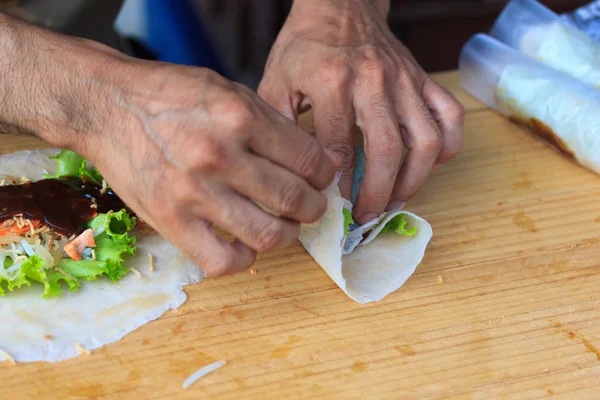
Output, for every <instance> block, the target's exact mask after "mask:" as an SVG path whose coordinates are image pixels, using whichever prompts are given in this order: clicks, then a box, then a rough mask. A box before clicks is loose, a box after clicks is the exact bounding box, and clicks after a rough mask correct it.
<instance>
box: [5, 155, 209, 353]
mask: <svg viewBox="0 0 600 400" xmlns="http://www.w3.org/2000/svg"><path fill="white" fill-rule="evenodd" d="M57 152H58V150H45V151H26V152H20V153H14V154H10V155H5V156H0V175H11V176H15V177H21V176H27V177H28V178H30V179H32V180H37V179H41V178H42V177H43V169H46V170H49V171H51V170H53V169H54V162H53V161H52V160H49V159H48V156H49V155H54V154H56V153H57ZM148 253H151V254H152V255H153V258H154V271H153V272H152V271H150V266H149V264H150V262H149V257H148ZM125 266H127V267H135V268H136V269H138V270H139V271H140V272H141V273H142V275H143V277H142V278H139V277H137V276H136V275H135V274H133V273H129V274H128V275H127V276H126V277H125V278H123V280H121V281H119V282H115V283H112V282H110V280H108V279H106V278H104V277H102V278H98V279H97V280H95V281H93V282H84V283H83V284H82V287H81V289H80V290H79V291H78V292H69V291H66V290H65V292H64V293H63V295H62V296H61V297H60V298H57V299H51V300H46V299H42V298H41V294H42V287H41V285H40V286H39V287H38V286H37V285H36V284H32V286H30V287H28V288H26V289H23V290H19V291H16V292H8V293H7V295H6V296H4V297H0V321H2V324H1V325H0V350H3V351H5V352H7V353H8V354H9V355H11V356H12V357H13V358H14V359H15V360H16V361H17V362H26V361H51V362H56V361H61V360H66V359H68V358H72V357H75V356H78V355H79V354H80V351H79V350H78V349H77V348H76V344H77V345H79V346H81V347H83V348H84V349H87V350H93V349H96V348H99V347H102V346H104V345H106V344H108V343H112V342H115V341H118V340H119V339H121V338H122V337H123V336H125V335H126V334H128V333H129V332H132V331H133V330H135V329H137V328H138V327H140V326H142V325H144V324H146V323H148V322H149V321H152V320H155V319H157V318H158V317H160V316H161V315H162V314H163V313H164V312H165V311H167V310H169V309H174V308H177V307H179V306H180V305H181V304H183V302H184V301H185V299H186V295H185V293H184V292H183V289H182V287H183V286H184V285H189V284H193V283H197V282H200V281H201V280H202V278H203V274H202V272H201V271H200V270H199V269H198V268H196V267H195V266H194V265H192V264H191V263H190V262H189V261H187V260H186V259H185V258H184V257H183V256H182V255H181V253H180V252H179V251H178V250H176V249H175V248H174V247H173V246H172V245H171V244H169V242H167V241H166V240H165V239H163V238H162V237H160V236H159V235H153V236H139V237H138V242H137V256H135V257H130V258H128V259H127V260H126V262H125ZM0 353H1V352H0ZM1 359H2V355H0V360H1Z"/></svg>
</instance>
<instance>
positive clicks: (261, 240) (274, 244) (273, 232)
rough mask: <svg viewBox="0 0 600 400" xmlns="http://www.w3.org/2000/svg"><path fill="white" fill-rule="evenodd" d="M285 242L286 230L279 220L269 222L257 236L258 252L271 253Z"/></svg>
mask: <svg viewBox="0 0 600 400" xmlns="http://www.w3.org/2000/svg"><path fill="white" fill-rule="evenodd" d="M283 240H284V230H283V226H282V224H281V223H280V222H279V221H278V220H274V221H271V222H269V223H268V224H267V225H266V226H264V227H262V229H260V230H259V231H258V232H257V234H256V239H255V242H256V250H257V251H260V252H263V251H270V250H274V249H276V248H278V247H279V246H280V244H281V243H282V242H283Z"/></svg>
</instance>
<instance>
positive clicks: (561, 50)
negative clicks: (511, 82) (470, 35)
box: [490, 0, 600, 89]
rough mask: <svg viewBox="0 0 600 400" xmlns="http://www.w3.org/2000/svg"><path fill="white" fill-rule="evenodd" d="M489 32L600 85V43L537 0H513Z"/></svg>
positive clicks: (592, 83) (511, 45) (526, 51)
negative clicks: (599, 44)
mask: <svg viewBox="0 0 600 400" xmlns="http://www.w3.org/2000/svg"><path fill="white" fill-rule="evenodd" d="M490 36H492V37H494V38H496V39H498V40H499V41H501V42H503V43H505V44H507V45H509V46H510V47H513V48H515V49H517V50H519V51H521V52H522V53H524V54H526V55H528V56H530V57H533V58H535V59H537V60H538V61H540V62H542V63H544V64H546V65H549V66H551V67H552V68H554V69H556V70H558V71H561V72H563V73H565V74H567V75H570V76H573V77H574V78H577V79H579V80H580V81H582V82H584V83H586V84H589V85H591V86H594V87H595V88H597V89H600V46H598V44H596V42H594V40H593V39H592V38H590V37H589V36H587V35H586V34H585V33H584V32H582V31H581V30H579V29H578V28H577V27H576V26H574V25H573V24H571V23H569V22H567V21H566V20H563V19H561V18H560V17H559V16H558V15H557V14H555V13H554V12H552V10H550V9H549V8H547V7H546V6H544V5H542V4H541V3H539V2H538V1H536V0H512V1H510V2H509V3H508V5H507V6H506V7H505V8H504V10H503V11H502V13H501V14H500V16H499V17H498V19H497V20H496V22H495V23H494V26H493V28H492V30H491V31H490Z"/></svg>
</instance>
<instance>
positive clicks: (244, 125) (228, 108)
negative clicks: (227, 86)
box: [222, 96, 256, 133]
mask: <svg viewBox="0 0 600 400" xmlns="http://www.w3.org/2000/svg"><path fill="white" fill-rule="evenodd" d="M222 110H223V115H222V118H223V121H224V122H225V124H226V127H227V128H228V130H229V131H230V132H233V133H247V131H248V129H249V128H250V126H252V124H253V123H254V121H255V120H256V113H255V111H254V110H253V108H252V105H251V104H250V102H249V101H248V100H246V99H244V98H243V97H241V96H231V97H230V98H229V99H227V100H225V101H224V102H223V104H222Z"/></svg>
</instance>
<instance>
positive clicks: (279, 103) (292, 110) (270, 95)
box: [257, 77, 298, 121]
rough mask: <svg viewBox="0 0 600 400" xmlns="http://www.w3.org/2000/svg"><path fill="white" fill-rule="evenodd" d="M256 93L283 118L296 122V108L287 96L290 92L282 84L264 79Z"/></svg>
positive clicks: (271, 79)
mask: <svg viewBox="0 0 600 400" xmlns="http://www.w3.org/2000/svg"><path fill="white" fill-rule="evenodd" d="M257 93H258V95H259V96H260V97H261V98H262V99H263V100H264V101H265V102H266V103H267V104H269V105H270V106H271V107H273V108H274V109H275V110H277V111H278V112H279V113H281V114H282V115H283V116H285V117H286V118H288V119H290V120H292V121H295V120H296V117H297V114H298V112H297V107H295V105H294V101H293V98H292V97H291V96H290V95H289V93H290V90H289V89H288V87H287V85H286V84H285V83H284V82H279V81H277V80H275V79H273V78H268V77H264V78H263V79H262V80H261V82H260V84H259V85H258V91H257Z"/></svg>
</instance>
